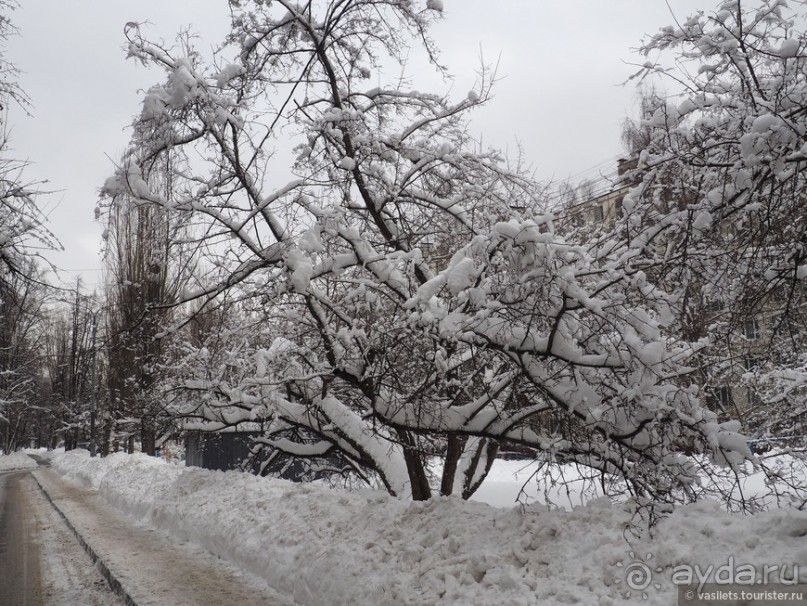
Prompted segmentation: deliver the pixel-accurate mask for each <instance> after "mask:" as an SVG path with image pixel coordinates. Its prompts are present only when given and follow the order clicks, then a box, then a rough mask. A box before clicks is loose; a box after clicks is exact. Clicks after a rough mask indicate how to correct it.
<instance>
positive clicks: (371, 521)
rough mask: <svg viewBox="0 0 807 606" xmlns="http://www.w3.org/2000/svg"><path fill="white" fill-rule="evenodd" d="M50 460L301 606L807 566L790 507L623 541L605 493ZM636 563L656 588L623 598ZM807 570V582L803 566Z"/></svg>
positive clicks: (603, 598)
mask: <svg viewBox="0 0 807 606" xmlns="http://www.w3.org/2000/svg"><path fill="white" fill-rule="evenodd" d="M53 467H54V468H55V469H56V470H58V471H59V472H61V473H62V474H64V475H65V476H66V477H68V478H70V479H72V480H74V481H77V482H79V483H81V484H84V485H85V486H91V487H94V488H96V489H97V490H99V492H100V494H101V495H102V496H103V498H105V499H107V500H108V501H109V502H110V503H112V504H114V505H115V506H116V507H118V508H120V509H122V510H124V511H126V512H128V513H129V514H131V515H132V516H134V517H136V518H139V519H141V520H143V521H145V522H147V523H149V524H152V525H155V526H158V527H161V528H163V529H165V530H168V531H169V532H171V533H173V534H175V535H176V536H177V537H179V538H181V539H187V540H191V541H194V542H195V543H197V544H199V545H202V546H203V547H205V548H206V549H208V550H210V551H211V552H213V553H215V554H217V555H219V556H220V557H222V558H226V559H229V560H231V561H233V562H235V563H236V564H237V565H239V566H241V567H243V568H245V569H248V570H250V571H252V572H253V573H256V574H258V575H260V576H262V577H263V578H265V579H266V580H267V581H268V582H269V583H271V584H272V585H273V586H274V587H276V588H277V589H279V590H281V591H284V592H287V593H289V594H291V595H293V596H294V598H295V599H296V600H297V601H298V602H300V603H301V604H322V603H329V604H472V603H473V604H535V603H542V604H556V603H582V604H599V605H606V604H618V603H623V602H625V601H626V599H627V600H629V601H636V602H637V603H643V604H670V603H673V602H674V601H675V597H674V596H675V595H676V593H675V591H676V588H675V585H674V584H673V583H672V581H671V580H670V577H671V575H672V573H673V572H674V571H675V570H676V568H674V567H681V566H685V565H695V564H698V565H699V566H701V567H702V570H706V567H708V566H709V565H713V566H721V565H725V564H727V563H728V561H729V560H728V558H729V557H732V558H733V560H732V561H733V562H734V563H735V565H739V564H754V565H762V564H788V565H790V569H789V570H790V571H791V572H790V573H789V574H790V575H791V577H792V570H793V564H794V563H798V562H807V543H805V540H804V537H805V536H806V535H807V512H798V511H793V510H786V511H774V512H768V513H763V514H759V515H757V516H754V517H741V516H736V515H731V514H727V513H725V512H723V511H722V510H721V509H720V507H719V505H718V504H716V503H701V504H698V505H694V506H690V507H685V508H681V509H680V510H678V511H677V512H676V513H675V514H674V515H672V516H671V517H670V518H669V519H667V520H665V521H663V522H662V523H661V525H660V526H659V527H657V531H656V532H654V533H653V535H654V536H653V537H652V538H649V537H645V538H641V539H636V538H633V539H631V541H632V542H631V544H628V543H627V542H626V538H625V537H626V536H628V537H630V536H631V535H630V532H627V531H626V528H628V527H629V525H630V519H631V514H630V512H629V511H628V509H627V507H625V506H617V505H612V504H611V503H609V502H608V501H607V500H605V499H597V500H595V501H593V502H592V503H590V504H588V505H586V506H584V507H578V508H576V509H574V510H573V511H559V510H555V511H549V510H547V509H546V508H542V507H540V506H537V505H536V506H532V507H527V508H523V509H522V508H513V509H498V508H495V507H491V506H490V505H487V504H484V503H474V502H463V501H461V500H459V499H454V498H451V499H445V498H438V499H434V500H433V501H430V502H428V503H411V502H405V501H401V500H397V499H393V498H390V497H388V496H386V495H384V494H376V493H347V492H341V491H335V490H328V489H326V488H323V487H318V486H311V485H299V484H294V483H291V482H286V481H282V480H268V479H262V478H256V477H254V476H250V475H246V474H241V473H237V472H227V473H223V472H216V471H208V470H203V469H197V468H182V467H177V466H175V465H170V464H166V463H163V462H161V461H160V460H159V459H154V458H150V457H147V456H144V455H124V454H116V455H112V456H110V457H107V458H105V459H101V458H96V459H90V457H89V456H88V453H86V452H83V451H79V452H75V451H73V452H68V453H64V454H58V455H54V457H53ZM637 566H639V567H641V568H642V569H646V570H647V571H648V572H650V573H651V574H650V581H651V582H648V584H647V585H646V586H645V587H642V588H641V589H639V590H637V589H635V588H634V589H633V590H632V591H631V596H630V597H629V598H626V597H625V593H626V591H629V590H630V588H629V587H628V586H627V585H626V583H627V575H628V573H629V572H630V571H631V570H633V571H635V569H636V567H637ZM656 568H659V569H660V570H659V571H656V570H655V569H656ZM801 575H802V580H803V581H807V566H804V572H802V573H801ZM679 578H680V577H679ZM788 578H790V577H788ZM656 585H658V587H656ZM643 590H644V591H643ZM642 593H646V594H647V597H646V598H645V597H644V596H643V595H642Z"/></svg>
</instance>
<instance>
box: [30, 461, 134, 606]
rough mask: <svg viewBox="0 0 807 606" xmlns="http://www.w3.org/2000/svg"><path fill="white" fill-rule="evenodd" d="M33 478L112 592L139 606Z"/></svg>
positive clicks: (127, 603) (125, 602)
mask: <svg viewBox="0 0 807 606" xmlns="http://www.w3.org/2000/svg"><path fill="white" fill-rule="evenodd" d="M33 471H36V470H33ZM31 477H32V478H33V479H34V481H35V482H36V484H37V486H39V490H41V491H42V494H43V495H45V498H46V499H47V500H48V503H50V504H51V506H52V507H53V508H54V509H55V510H56V513H58V514H59V515H60V516H61V518H62V519H63V520H64V522H65V524H66V525H67V527H68V528H69V529H70V532H72V533H73V535H74V536H75V537H76V539H77V540H78V542H79V544H80V545H81V547H82V548H83V549H84V551H85V552H87V555H88V556H90V559H91V560H92V562H93V564H95V565H96V566H98V569H99V570H100V571H101V576H103V577H104V579H105V580H106V582H107V584H108V585H109V587H110V589H112V591H114V592H115V594H117V595H118V596H120V597H121V598H122V599H123V602H124V604H126V606H137V602H135V601H134V599H133V598H132V596H131V595H129V592H128V591H126V588H125V587H124V586H123V585H122V584H121V582H120V581H119V580H118V578H117V577H116V576H115V574H114V573H113V572H112V571H111V570H110V569H109V567H108V566H107V565H106V564H105V563H104V561H103V560H102V559H101V557H100V556H99V555H98V553H97V552H96V551H95V550H94V549H93V548H92V546H91V545H90V544H89V543H87V541H85V540H84V537H82V536H81V535H80V534H79V532H78V530H76V527H75V526H73V523H72V522H71V521H70V520H69V519H68V517H67V516H66V515H65V514H64V512H63V511H62V510H61V509H59V506H58V505H56V503H55V502H54V501H53V499H52V498H51V497H50V495H49V494H48V491H47V490H45V487H44V486H42V483H41V482H40V481H39V478H37V477H36V474H35V473H32V474H31Z"/></svg>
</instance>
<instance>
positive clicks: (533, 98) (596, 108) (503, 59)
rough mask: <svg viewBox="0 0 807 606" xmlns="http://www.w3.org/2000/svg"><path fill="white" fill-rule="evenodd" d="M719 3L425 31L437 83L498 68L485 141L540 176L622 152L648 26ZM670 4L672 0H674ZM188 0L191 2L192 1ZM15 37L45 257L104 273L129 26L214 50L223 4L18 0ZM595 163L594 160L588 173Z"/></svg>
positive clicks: (511, 3)
mask: <svg viewBox="0 0 807 606" xmlns="http://www.w3.org/2000/svg"><path fill="white" fill-rule="evenodd" d="M715 3H716V0H700V1H699V0H667V1H665V0H607V1H606V0H495V1H491V0H444V4H445V12H444V14H445V20H444V21H443V22H442V23H440V24H439V25H438V27H437V28H436V29H435V30H434V32H433V37H434V38H435V40H436V42H437V43H438V45H439V46H440V48H441V49H442V57H441V58H442V61H443V63H444V64H445V65H447V66H448V68H449V70H450V71H451V72H452V73H453V74H454V75H455V76H456V81H455V83H454V84H453V85H452V84H451V83H443V82H437V83H436V89H435V90H434V91H431V92H444V91H445V90H447V89H448V88H449V87H451V89H452V90H453V92H454V93H456V94H457V95H458V96H464V95H465V94H466V93H467V91H468V90H469V89H470V88H471V86H472V85H473V83H474V80H475V79H476V74H475V72H476V70H477V69H478V66H479V61H480V54H481V55H482V56H483V57H484V59H485V62H486V63H496V62H498V64H499V72H498V76H499V78H500V82H499V84H498V86H497V87H496V89H495V91H494V94H495V99H494V100H493V101H492V103H491V105H490V106H489V107H488V108H486V109H484V110H483V111H482V112H481V113H480V114H479V115H478V116H477V117H476V118H475V119H474V122H473V128H474V131H475V133H476V134H478V135H482V136H483V138H484V141H485V142H486V143H487V144H490V145H494V146H496V147H500V148H503V149H509V150H510V152H511V154H512V152H513V151H514V150H515V149H516V146H517V145H518V144H520V145H521V146H522V148H523V150H524V152H525V157H526V160H527V161H528V162H529V163H530V164H531V165H532V167H533V168H534V170H535V174H536V176H537V177H538V178H540V179H542V180H548V179H556V180H557V179H565V178H568V177H570V176H577V175H579V174H580V173H584V172H586V171H588V172H587V175H588V176H593V177H596V175H597V171H596V167H598V166H603V168H607V163H608V162H613V161H614V160H615V159H616V157H617V156H619V154H620V153H621V152H622V147H621V144H620V140H619V134H620V130H621V124H622V121H623V120H624V119H625V118H626V117H628V116H633V114H634V113H635V111H634V110H635V90H634V88H633V86H632V85H628V86H625V87H622V86H620V84H621V83H622V82H624V81H625V80H626V79H627V77H628V76H629V75H630V74H631V73H632V72H633V71H634V69H633V68H632V67H631V66H629V65H627V63H626V62H628V61H636V60H638V57H637V56H636V55H635V54H633V53H632V51H631V49H632V48H634V47H636V46H637V45H638V43H639V41H640V40H641V39H642V37H643V36H644V35H645V34H650V33H654V32H656V31H657V30H658V28H659V27H662V26H664V25H667V24H670V23H672V20H673V19H672V16H671V14H670V9H672V11H673V13H674V14H675V15H676V16H677V17H679V18H682V17H684V16H686V15H687V14H689V13H691V12H692V11H693V10H695V9H696V8H703V9H705V10H711V9H713V8H714V6H715ZM668 5H669V6H668ZM190 7H192V9H191V8H190ZM12 19H13V21H14V23H15V25H16V26H17V27H18V28H19V30H20V36H19V37H17V38H13V39H12V40H11V41H10V42H9V43H8V45H7V49H6V52H7V56H8V59H10V60H11V61H12V62H14V63H15V64H17V66H18V67H19V68H20V69H21V70H22V71H23V72H24V73H23V74H22V76H21V79H20V80H21V82H20V84H21V85H22V87H23V89H24V90H25V91H26V92H27V93H28V95H29V96H30V97H31V100H32V102H33V110H32V114H33V116H32V117H27V116H25V115H24V114H23V113H22V112H21V111H19V110H18V109H12V111H11V115H10V117H9V122H10V125H11V146H12V148H13V150H14V152H13V156H14V157H16V158H18V159H27V160H29V161H30V162H31V166H30V167H29V169H28V170H27V171H26V176H27V179H28V180H47V181H48V184H47V185H46V186H45V188H46V189H48V190H50V191H52V192H54V193H53V194H51V195H49V196H46V197H45V198H43V199H42V203H41V205H42V207H43V209H44V210H45V211H46V212H47V214H48V215H49V217H50V221H51V225H50V226H51V228H52V230H53V231H54V232H55V234H56V235H57V237H58V238H59V239H60V240H61V242H62V244H63V246H64V247H65V252H63V253H59V254H54V255H51V259H52V261H53V262H54V263H55V264H56V265H57V266H59V267H60V268H62V269H63V270H65V271H64V272H63V273H62V277H63V278H64V279H66V280H72V279H74V277H75V276H76V275H82V279H83V281H84V283H85V284H86V285H87V286H88V287H89V288H92V287H93V286H94V285H95V284H96V283H98V282H100V273H99V272H98V271H97V268H100V266H101V257H100V248H101V245H100V241H101V240H100V234H101V231H102V228H101V226H100V225H99V224H98V223H96V222H94V220H93V209H94V207H95V205H96V200H97V192H98V189H99V188H100V187H101V185H103V183H104V180H105V179H106V177H107V176H109V175H110V174H111V172H112V170H113V160H114V159H116V158H118V157H119V156H120V154H121V153H122V152H123V150H124V149H125V147H126V143H127V140H128V132H127V130H126V127H127V126H128V125H129V123H130V122H131V120H132V118H133V117H134V116H135V115H136V114H137V113H138V112H139V107H140V99H141V95H140V93H139V91H141V90H143V89H145V88H147V87H148V86H150V85H151V84H153V83H155V82H159V81H162V79H163V76H162V74H159V73H157V72H156V71H149V70H147V69H145V68H144V67H142V66H140V65H139V64H136V63H134V62H132V61H127V60H125V52H124V51H123V44H124V41H125V40H124V37H123V26H124V24H125V23H126V22H128V21H138V22H143V21H148V22H150V24H151V25H150V26H149V28H148V29H147V30H146V32H147V33H148V34H149V35H150V36H151V37H155V38H164V39H166V40H173V38H174V35H175V33H176V32H177V31H179V29H180V28H182V27H185V26H189V27H190V29H191V31H195V32H197V33H198V34H199V36H200V39H199V45H200V47H202V48H210V47H213V46H215V45H217V44H218V43H219V42H220V41H221V40H222V39H223V37H224V35H225V34H226V32H227V28H228V26H229V11H228V8H227V2H226V0H195V1H194V2H192V3H191V2H188V1H185V2H180V1H179V0H113V1H110V0H79V1H74V2H65V1H64V0H35V1H26V2H23V3H22V6H21V7H20V8H19V9H18V10H16V11H15V12H14V13H13V14H12ZM592 169H593V170H592Z"/></svg>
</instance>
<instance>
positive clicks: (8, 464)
mask: <svg viewBox="0 0 807 606" xmlns="http://www.w3.org/2000/svg"><path fill="white" fill-rule="evenodd" d="M36 467H37V465H36V461H34V460H33V459H32V458H31V457H29V456H28V455H27V454H25V453H24V452H12V453H10V454H7V455H0V471H11V470H14V469H36Z"/></svg>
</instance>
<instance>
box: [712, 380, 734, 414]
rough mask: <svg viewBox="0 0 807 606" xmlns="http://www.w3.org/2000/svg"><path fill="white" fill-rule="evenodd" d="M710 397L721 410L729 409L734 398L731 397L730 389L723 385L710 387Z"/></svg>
mask: <svg viewBox="0 0 807 606" xmlns="http://www.w3.org/2000/svg"><path fill="white" fill-rule="evenodd" d="M711 391H712V397H713V398H714V399H715V402H716V404H717V406H718V408H720V409H721V410H726V409H728V408H731V406H732V405H733V404H734V398H732V397H731V387H727V386H726V385H723V386H721V387H712V388H711Z"/></svg>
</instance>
